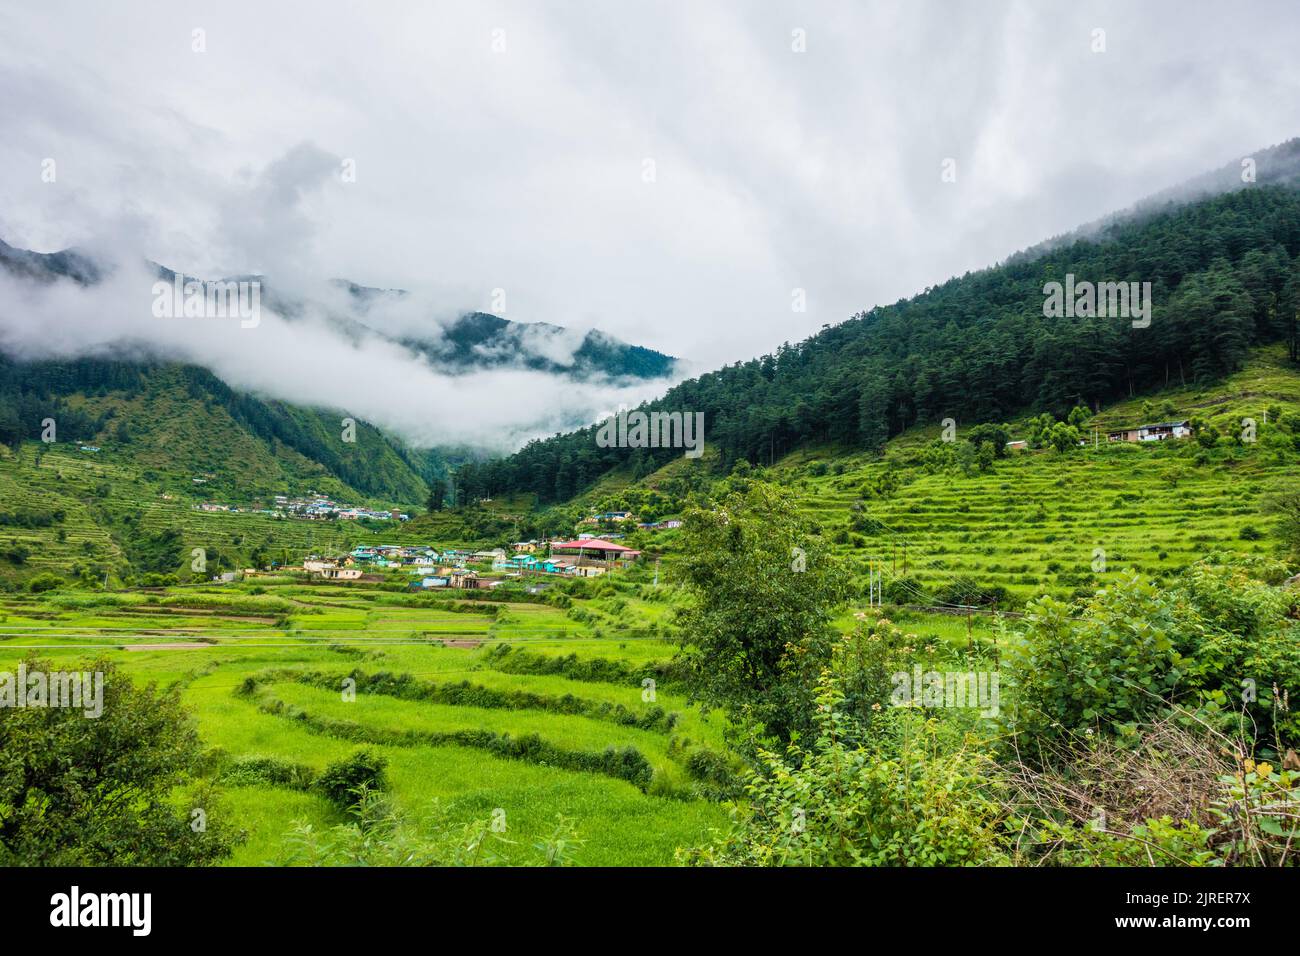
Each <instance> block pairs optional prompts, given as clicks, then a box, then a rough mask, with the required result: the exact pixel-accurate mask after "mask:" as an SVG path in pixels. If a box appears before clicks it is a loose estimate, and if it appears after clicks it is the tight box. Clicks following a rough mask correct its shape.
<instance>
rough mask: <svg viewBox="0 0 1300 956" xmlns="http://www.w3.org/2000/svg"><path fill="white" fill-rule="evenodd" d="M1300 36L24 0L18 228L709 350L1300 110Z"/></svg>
mask: <svg viewBox="0 0 1300 956" xmlns="http://www.w3.org/2000/svg"><path fill="white" fill-rule="evenodd" d="M196 30H198V31H202V33H201V34H197V35H196V33H195V31H196ZM1098 30H1102V31H1104V40H1103V42H1104V47H1105V49H1104V52H1094V47H1096V46H1097V45H1098V40H1099V37H1098V34H1097V33H1096V32H1095V31H1098ZM200 39H201V41H202V42H201V44H200V42H199V40H200ZM198 45H201V46H202V47H203V49H202V50H201V51H196V49H195V47H196V46H198ZM798 47H802V52H800V51H799V50H798V49H796V48H798ZM1298 49H1300V8H1297V7H1296V4H1295V2H1294V0H1289V2H1277V3H1267V2H1265V3H1253V4H1229V3H1218V2H1216V3H1200V2H1188V0H1177V2H1143V3H1093V2H1080V0H1071V2H1061V3H1053V2H1042V0H1036V2H1006V3H1003V2H983V0H981V2H944V3H938V2H918V0H906V2H897V3H877V2H856V3H849V2H844V3H817V2H813V3H798V4H796V3H790V2H770V3H759V2H743V3H742V2H735V3H709V2H699V3H662V4H648V3H636V4H634V3H631V2H624V0H604V2H592V3H559V2H534V3H491V2H475V3H468V2H466V3H460V4H448V3H402V4H396V3H394V4H391V5H389V4H383V3H373V2H368V3H334V2H326V0H314V2H312V3H310V4H292V5H291V4H277V3H273V2H267V0H261V2H257V3H245V2H230V0H227V2H222V3H220V4H197V3H196V4H189V3H184V2H176V0H167V2H158V3H140V2H121V3H112V4H90V3H75V2H59V0H41V2H40V3H30V4H16V3H12V2H8V3H5V4H4V5H3V6H0V169H3V170H4V172H5V175H4V176H3V177H0V238H3V239H4V240H6V241H7V242H9V243H11V244H13V245H17V246H21V247H25V248H35V249H38V250H41V251H52V250H55V249H58V248H62V247H65V246H68V245H71V244H78V243H101V244H103V243H108V244H109V245H111V246H113V247H115V248H117V249H119V250H123V251H129V252H131V253H135V252H139V253H142V254H144V255H147V256H149V257H151V258H153V259H156V260H158V261H160V262H163V263H165V264H167V265H170V266H173V267H175V268H178V269H181V270H184V271H186V272H188V273H191V274H199V275H215V274H232V273H253V272H258V273H265V274H270V275H275V276H278V277H280V278H281V279H282V281H288V280H290V279H302V280H304V281H309V280H311V279H315V278H320V277H328V276H346V277H348V278H350V279H353V280H355V281H357V282H361V283H363V284H369V285H378V286H386V287H393V286H400V287H403V288H407V289H413V290H417V291H419V292H420V293H421V295H422V296H423V297H424V298H423V301H429V302H433V303H437V308H438V309H439V310H440V311H442V312H444V313H445V314H447V315H452V314H455V313H456V312H458V311H461V310H466V309H473V308H481V309H484V310H486V311H496V312H498V313H499V314H502V315H504V316H505V317H507V318H512V319H517V320H520V321H547V322H553V323H557V324H561V325H567V326H576V327H592V326H595V327H599V328H601V329H604V330H606V331H608V332H610V333H612V334H614V335H617V336H619V337H620V338H623V339H625V340H627V341H630V342H634V343H637V344H642V345H647V346H650V347H653V348H656V349H659V350H661V351H664V352H668V353H671V354H673V355H678V356H683V357H686V358H688V359H691V360H693V361H695V362H698V363H700V364H701V365H702V366H704V367H709V366H716V365H719V364H723V363H726V362H730V361H734V360H736V359H743V358H749V357H752V356H754V355H757V354H760V353H762V352H765V351H769V350H771V349H774V348H775V347H776V346H778V345H780V344H781V343H782V342H783V341H792V342H793V341H797V340H799V339H802V338H804V337H806V336H808V335H810V334H812V333H814V332H816V331H817V330H818V329H819V328H820V327H821V326H822V325H823V324H827V323H836V322H839V321H842V320H844V319H846V318H848V317H849V316H851V315H852V314H854V313H855V312H858V311H861V310H863V309H866V308H870V307H871V306H873V305H876V304H880V303H885V302H892V301H894V300H896V299H898V298H901V297H905V296H908V295H911V294H913V293H916V292H918V291H921V290H922V289H923V288H924V287H925V286H927V285H930V284H934V283H936V282H939V281H942V280H944V279H946V278H948V277H950V276H952V275H954V274H960V273H962V272H964V271H966V270H969V269H976V268H979V267H981V266H985V265H989V264H991V263H993V262H995V261H997V260H998V259H1001V258H1003V257H1005V256H1006V255H1008V254H1010V253H1011V252H1014V251H1015V250H1017V249H1020V248H1023V247H1024V246H1027V245H1030V244H1033V243H1034V242H1037V241H1038V240H1041V239H1044V238H1047V237H1048V236H1051V235H1053V234H1056V233H1060V232H1063V231H1066V230H1068V229H1070V228H1072V227H1073V226H1076V225H1078V224H1080V223H1082V222H1084V221H1088V220H1091V219H1094V218H1096V217H1098V216H1100V215H1101V214H1103V213H1105V212H1108V211H1111V210H1113V209H1116V208H1120V207H1123V206H1126V205H1128V204H1129V203H1131V202H1133V201H1134V200H1136V199H1138V198H1140V197H1141V196H1143V195H1146V194H1148V193H1151V192H1154V191H1156V190H1158V189H1160V188H1161V187H1164V186H1168V185H1171V184H1173V183H1176V182H1178V181H1180V180H1182V179H1185V178H1187V177H1189V176H1192V175H1194V174H1196V173H1199V172H1202V171H1204V170H1206V169H1208V168H1211V167H1215V166H1220V165H1223V164H1225V163H1228V162H1235V161H1239V159H1240V158H1241V157H1243V156H1245V155H1248V154H1249V153H1250V152H1251V151H1252V150H1254V149H1257V148H1260V147H1263V146H1268V145H1272V144H1274V143H1277V142H1280V141H1282V140H1285V139H1288V138H1290V137H1292V136H1293V135H1297V134H1300V57H1298V56H1297V55H1296V51H1297V50H1298ZM47 159H53V160H55V164H56V165H55V168H56V170H57V176H56V178H55V181H54V182H45V181H43V179H42V169H43V166H42V163H43V161H45V160H47ZM947 159H952V160H954V161H955V166H953V167H952V168H954V169H955V173H956V181H955V182H944V181H943V178H942V175H941V174H942V172H943V169H944V161H945V160H947ZM349 169H352V170H355V181H346V180H347V179H348V178H349V177H348V176H346V175H345V173H346V171H347V170H349ZM795 289H803V290H806V293H805V294H806V300H807V308H806V311H802V312H800V311H795V310H794V309H793V308H792V294H793V290H795ZM494 290H504V309H502V308H493V305H494V302H493V300H492V296H493V291H494ZM501 302H502V300H501V298H500V297H498V299H497V301H496V303H495V304H496V305H500V304H501Z"/></svg>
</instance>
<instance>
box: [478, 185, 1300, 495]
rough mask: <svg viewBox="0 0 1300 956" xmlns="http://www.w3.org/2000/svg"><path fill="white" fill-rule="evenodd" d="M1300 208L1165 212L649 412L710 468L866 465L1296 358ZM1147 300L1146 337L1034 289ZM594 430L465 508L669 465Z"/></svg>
mask: <svg viewBox="0 0 1300 956" xmlns="http://www.w3.org/2000/svg"><path fill="white" fill-rule="evenodd" d="M1298 254H1300V191H1297V190H1296V189H1295V188H1293V187H1292V186H1290V185H1282V184H1272V185H1262V186H1255V187H1252V188H1248V189H1243V190H1240V191H1237V192H1232V193H1227V194H1223V195H1219V196H1216V197H1214V198H1211V199H1206V200H1203V201H1200V202H1197V203H1194V204H1191V205H1177V204H1174V203H1172V202H1171V203H1168V204H1167V205H1166V206H1165V207H1164V208H1162V209H1149V210H1147V211H1145V212H1144V213H1142V214H1141V215H1136V216H1133V217H1130V218H1128V219H1125V220H1123V221H1118V222H1115V223H1113V224H1111V225H1109V226H1107V227H1105V228H1103V229H1102V230H1101V231H1099V232H1098V233H1096V234H1095V235H1093V236H1092V237H1090V238H1088V239H1078V240H1076V241H1074V242H1071V243H1069V244H1068V245H1062V246H1060V247H1059V248H1055V249H1052V250H1050V251H1047V252H1044V253H1043V254H1042V255H1040V256H1039V257H1037V258H1033V259H1025V258H1023V257H1021V258H1013V260H1011V261H1009V262H1007V263H1005V264H1002V265H999V266H995V267H992V268H989V269H986V270H983V271H980V272H976V273H970V274H967V275H964V276H961V277H960V278H954V279H951V280H949V281H948V282H945V283H943V284H942V285H940V286H936V287H934V288H930V289H926V290H925V291H924V292H922V293H921V294H919V295H917V296H914V297H913V298H911V299H907V300H903V301H900V302H897V303H894V304H892V305H886V306H878V307H876V308H873V309H871V310H869V311H867V312H864V313H862V314H860V315H857V316H855V317H853V318H852V319H850V320H849V321H847V322H844V323H842V324H840V325H837V326H834V327H826V328H824V329H823V330H822V331H821V332H819V333H818V334H817V335H814V336H813V337H811V338H809V339H807V340H805V341H803V342H801V343H799V344H797V345H783V346H782V347H781V348H779V349H778V350H777V351H776V352H775V353H774V354H771V355H765V356H763V357H761V358H758V359H753V360H751V361H747V362H737V363H735V364H734V365H730V366H727V367H726V368H723V369H719V370H718V371H715V372H711V373H708V374H706V375H702V376H700V377H699V378H696V379H691V380H689V381H685V382H682V383H681V384H679V385H677V386H675V387H674V388H672V389H671V390H669V391H668V392H667V393H666V394H665V396H664V397H663V398H662V399H661V400H659V401H656V402H653V403H650V404H649V405H647V406H645V407H646V408H647V409H657V410H664V411H683V412H685V411H692V412H696V411H702V412H704V414H705V421H706V437H707V440H708V442H709V443H710V445H713V446H716V447H717V449H718V450H719V452H720V454H721V458H722V462H723V464H724V466H726V465H728V464H729V463H730V462H731V461H734V460H736V459H741V458H744V459H748V460H750V461H752V462H768V461H773V460H776V459H777V458H780V457H781V456H782V455H784V454H786V453H787V452H789V451H790V450H791V449H794V448H797V447H799V446H801V445H803V444H805V443H809V442H833V443H838V444H842V445H848V446H854V447H861V448H866V449H875V448H879V447H880V446H881V445H882V444H883V442H884V441H885V440H886V439H888V438H889V437H890V436H893V435H897V434H899V433H901V432H902V431H904V430H905V429H908V428H911V427H913V426H916V425H918V424H926V423H933V422H937V421H939V420H941V419H943V418H947V417H951V418H953V419H956V420H957V421H958V422H960V423H965V424H974V423H977V422H993V421H1000V420H1003V419H1006V418H1008V417H1011V416H1013V415H1015V414H1018V413H1021V412H1025V411H1050V412H1053V413H1055V414H1058V415H1063V414H1064V413H1065V412H1067V411H1068V410H1069V409H1070V408H1071V407H1073V406H1075V405H1086V406H1088V407H1091V408H1097V407H1099V406H1100V405H1102V404H1104V403H1108V402H1112V401H1116V400H1118V399H1122V398H1127V397H1131V396H1134V395H1137V394H1140V393H1142V392H1144V391H1147V390H1152V389H1156V388H1161V387H1165V386H1172V385H1181V384H1184V383H1196V382H1208V381H1212V380H1215V379H1217V378H1219V377H1222V376H1224V375H1227V374H1229V373H1232V372H1234V371H1236V370H1237V369H1239V368H1240V367H1241V365H1242V363H1243V361H1244V360H1245V357H1246V355H1247V353H1248V350H1249V349H1250V348H1251V347H1252V346H1253V345H1258V344H1264V343H1271V342H1277V341H1284V342H1285V343H1286V348H1287V350H1288V354H1289V356H1290V358H1291V360H1293V361H1294V360H1295V359H1296V358H1297V356H1298V353H1300V338H1298V335H1297V320H1296V312H1297V305H1298V303H1300V262H1297V255H1298ZM1067 275H1073V276H1075V278H1076V279H1077V280H1079V281H1088V282H1093V283H1102V282H1137V283H1150V293H1151V300H1152V307H1151V320H1150V323H1149V325H1147V326H1146V327H1144V328H1135V327H1134V321H1133V320H1131V319H1130V318H1128V317H1120V318H1116V317H1107V318H1101V317H1071V318H1065V317H1048V316H1046V315H1045V314H1044V311H1045V309H1044V300H1045V295H1044V286H1045V284H1046V283H1048V282H1052V281H1056V282H1062V283H1063V282H1065V281H1066V277H1067ZM595 431H596V428H595V426H591V427H588V428H585V429H582V430H580V431H576V432H573V433H570V434H568V435H563V436H557V437H554V438H551V439H547V440H544V441H535V442H532V443H530V444H529V445H528V446H526V447H525V448H524V449H522V450H521V451H520V452H518V453H517V454H515V455H513V456H510V457H507V458H503V459H500V460H498V461H494V462H491V463H488V464H486V465H482V466H478V467H469V468H466V469H463V470H462V473H461V475H460V476H459V477H460V482H461V484H462V486H464V487H465V488H466V489H467V493H470V494H478V495H482V496H493V495H500V494H503V493H512V492H531V493H534V494H536V495H538V496H539V497H540V498H541V499H542V500H544V501H558V500H565V499H567V498H569V497H571V496H572V495H574V494H576V493H578V492H579V491H581V490H582V489H584V488H586V487H588V486H589V485H590V484H591V483H592V482H593V481H595V479H596V478H598V477H599V476H600V475H601V474H603V473H604V472H606V471H608V470H609V469H610V468H612V467H615V466H628V465H629V461H630V466H631V469H632V471H633V473H634V474H645V473H648V472H650V471H652V470H654V469H655V468H656V467H658V466H660V465H662V464H664V463H665V462H666V461H668V460H669V459H670V458H672V457H676V456H680V455H681V453H682V452H681V450H680V449H640V450H635V451H633V450H629V449H626V448H601V447H598V446H597V443H596V441H595Z"/></svg>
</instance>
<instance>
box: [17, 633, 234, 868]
mask: <svg viewBox="0 0 1300 956" xmlns="http://www.w3.org/2000/svg"><path fill="white" fill-rule="evenodd" d="M25 664H26V670H27V673H29V674H31V673H37V672H43V673H46V674H48V673H50V672H51V671H52V670H54V669H55V667H54V665H53V664H51V663H50V662H49V661H47V660H42V659H40V658H38V657H35V656H33V657H29V658H27V659H26V662H25ZM88 670H89V671H90V672H91V673H100V674H102V675H103V701H102V713H101V714H100V716H98V717H88V716H86V711H85V710H84V709H80V710H79V709H74V708H69V707H25V708H15V707H0V865H4V866H192V865H199V864H206V863H212V862H214V861H216V860H218V859H220V858H221V857H223V856H225V855H227V854H228V853H229V852H230V848H231V846H232V842H233V840H232V834H231V833H230V831H229V829H228V828H227V827H225V826H223V825H222V824H221V821H220V819H219V817H218V814H217V813H216V809H217V808H216V807H215V806H214V805H213V804H212V800H211V794H207V795H204V796H202V797H201V798H200V802H196V803H194V804H192V805H193V806H197V807H199V808H201V809H204V811H205V813H206V814H207V818H206V826H205V827H204V828H202V829H198V830H196V829H194V828H192V827H191V815H190V812H189V810H188V809H178V807H177V805H176V804H175V802H174V801H173V799H172V794H173V791H174V788H176V787H177V786H178V785H180V784H183V783H184V782H185V781H186V779H187V775H188V773H189V772H190V771H191V770H192V769H193V768H194V767H195V765H196V763H197V762H198V760H199V757H200V752H201V750H200V744H199V738H198V733H197V731H196V730H195V727H194V725H193V722H192V721H191V720H190V718H189V715H188V714H186V712H185V711H184V709H183V708H182V706H181V702H180V692H179V691H178V690H175V689H173V690H169V691H165V692H158V691H156V690H155V689H154V687H153V685H149V686H144V687H138V686H136V684H135V683H134V681H132V680H131V678H130V677H128V676H127V675H126V674H124V673H121V672H119V671H118V670H117V667H116V665H114V664H112V663H111V662H109V661H107V660H103V659H101V660H97V661H94V662H93V663H91V664H90V665H89V667H88Z"/></svg>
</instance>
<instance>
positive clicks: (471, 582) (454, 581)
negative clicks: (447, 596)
mask: <svg viewBox="0 0 1300 956" xmlns="http://www.w3.org/2000/svg"><path fill="white" fill-rule="evenodd" d="M450 581H451V586H452V587H454V588H464V589H466V590H473V589H476V588H478V587H479V578H478V572H476V571H469V570H466V569H465V568H456V570H454V571H452V572H451V575H450Z"/></svg>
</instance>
